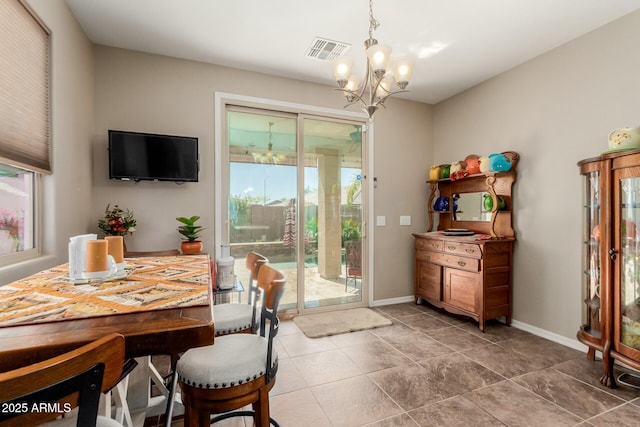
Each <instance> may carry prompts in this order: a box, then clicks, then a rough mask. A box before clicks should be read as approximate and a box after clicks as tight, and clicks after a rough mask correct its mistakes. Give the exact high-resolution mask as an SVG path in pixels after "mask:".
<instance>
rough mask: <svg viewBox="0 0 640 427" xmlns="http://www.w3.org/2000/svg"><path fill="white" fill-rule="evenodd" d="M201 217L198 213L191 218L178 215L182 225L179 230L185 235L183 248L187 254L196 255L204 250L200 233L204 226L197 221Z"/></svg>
mask: <svg viewBox="0 0 640 427" xmlns="http://www.w3.org/2000/svg"><path fill="white" fill-rule="evenodd" d="M199 219H200V217H199V216H197V215H194V216H192V217H191V218H186V217H183V216H181V217H178V218H176V220H177V221H178V222H180V223H181V224H182V225H181V226H179V227H178V232H179V233H180V234H182V235H183V236H184V237H183V238H182V244H181V249H182V253H183V254H185V255H195V254H199V253H200V252H202V242H201V241H200V240H199V239H200V233H201V232H202V230H204V228H203V227H202V226H201V225H196V221H197V220H199Z"/></svg>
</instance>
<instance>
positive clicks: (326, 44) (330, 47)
mask: <svg viewBox="0 0 640 427" xmlns="http://www.w3.org/2000/svg"><path fill="white" fill-rule="evenodd" d="M350 47H351V45H350V44H349V43H343V42H336V41H333V40H329V39H323V38H320V37H316V38H315V39H313V42H312V43H311V46H309V50H307V55H306V56H308V57H310V58H316V59H320V60H321V61H331V60H332V59H333V58H336V57H338V56H340V55H342V54H343V53H346V52H347V50H349V48H350Z"/></svg>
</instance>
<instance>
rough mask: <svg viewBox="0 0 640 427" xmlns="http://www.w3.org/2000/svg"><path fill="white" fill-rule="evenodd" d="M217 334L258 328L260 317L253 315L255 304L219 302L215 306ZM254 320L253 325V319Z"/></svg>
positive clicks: (214, 315) (214, 316)
mask: <svg viewBox="0 0 640 427" xmlns="http://www.w3.org/2000/svg"><path fill="white" fill-rule="evenodd" d="M213 318H214V320H215V328H216V336H217V335H227V334H233V333H236V332H242V331H246V330H248V329H249V330H253V331H255V330H257V329H258V324H259V319H257V318H255V316H254V315H253V305H249V304H218V305H214V306H213ZM252 320H254V323H253V325H252V324H251V321H252Z"/></svg>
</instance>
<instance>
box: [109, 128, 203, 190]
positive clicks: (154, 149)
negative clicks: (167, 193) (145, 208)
mask: <svg viewBox="0 0 640 427" xmlns="http://www.w3.org/2000/svg"><path fill="white" fill-rule="evenodd" d="M109 178H110V179H120V180H131V181H142V180H145V181H175V182H197V181H198V138H192V137H186V136H174V135H155V134H150V133H140V132H126V131H121V130H109Z"/></svg>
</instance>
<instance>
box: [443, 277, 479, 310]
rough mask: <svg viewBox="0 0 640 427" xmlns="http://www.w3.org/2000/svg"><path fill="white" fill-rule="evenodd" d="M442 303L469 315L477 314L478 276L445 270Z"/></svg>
mask: <svg viewBox="0 0 640 427" xmlns="http://www.w3.org/2000/svg"><path fill="white" fill-rule="evenodd" d="M444 302H445V303H446V304H450V305H452V306H454V307H457V308H459V309H462V310H466V311H468V312H470V313H478V312H479V311H480V304H479V302H480V275H479V274H478V273H470V272H468V271H464V270H458V269H453V268H448V267H447V268H445V269H444Z"/></svg>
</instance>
